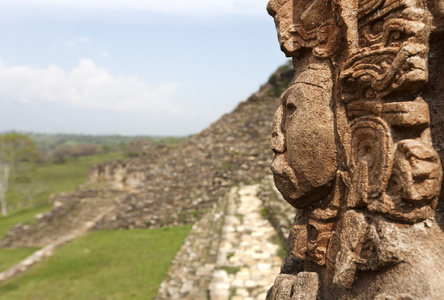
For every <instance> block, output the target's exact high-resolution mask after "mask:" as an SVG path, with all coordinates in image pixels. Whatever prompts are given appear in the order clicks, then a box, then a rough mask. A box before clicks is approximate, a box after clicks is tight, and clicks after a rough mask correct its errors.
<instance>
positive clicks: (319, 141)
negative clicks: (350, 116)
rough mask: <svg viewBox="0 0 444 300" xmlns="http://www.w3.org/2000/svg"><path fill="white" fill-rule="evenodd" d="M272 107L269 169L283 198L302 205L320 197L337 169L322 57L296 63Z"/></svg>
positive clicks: (328, 86) (328, 76)
mask: <svg viewBox="0 0 444 300" xmlns="http://www.w3.org/2000/svg"><path fill="white" fill-rule="evenodd" d="M296 74H297V75H296V77H295V79H294V80H293V82H292V84H291V86H290V87H289V88H288V89H287V91H286V92H285V93H284V94H283V96H282V102H281V106H280V107H279V109H278V111H277V112H276V115H275V119H274V129H273V138H272V142H271V144H272V148H273V150H274V151H275V153H276V155H275V158H274V160H273V162H272V165H271V169H272V171H273V174H274V178H275V182H276V186H277V187H278V189H279V190H280V191H281V193H282V194H283V195H284V197H285V199H286V200H287V201H288V202H289V203H290V204H291V205H293V206H295V207H297V208H304V207H307V206H309V205H310V204H311V203H313V202H315V201H319V200H321V199H322V198H324V197H325V196H326V195H327V194H328V192H329V191H330V188H331V183H332V182H333V180H334V178H335V174H336V170H337V163H336V144H335V131H334V113H333V110H332V85H333V84H332V79H331V72H330V67H329V64H328V63H327V61H323V60H320V59H317V58H315V57H313V56H310V57H309V58H305V59H303V60H302V61H301V62H300V65H299V66H298V68H297V70H296Z"/></svg>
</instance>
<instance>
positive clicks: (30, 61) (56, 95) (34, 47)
mask: <svg viewBox="0 0 444 300" xmlns="http://www.w3.org/2000/svg"><path fill="white" fill-rule="evenodd" d="M266 4H267V0H262V1H261V0H187V1H184V0H162V1H160V0H157V1H155V0H125V1H123V0H63V1H61V0H1V1H0V12H1V13H0V45H1V46H0V132H5V131H12V130H14V131H19V132H38V133H75V134H121V135H174V136H184V135H190V134H195V133H198V132H200V131H201V130H203V129H204V128H206V127H207V126H209V125H210V124H211V123H212V122H215V121H216V120H217V119H218V118H220V117H221V116H222V115H223V114H224V113H228V112H230V111H232V110H233V109H234V108H235V107H236V105H237V104H238V103H239V102H240V101H243V100H246V99H247V98H248V96H249V95H251V94H252V93H253V92H255V91H257V90H258V88H259V87H260V85H261V84H263V83H265V82H266V81H267V79H268V77H269V76H270V74H271V73H272V72H273V71H274V70H275V69H276V68H277V67H278V66H279V65H281V64H283V63H284V62H285V61H286V58H285V56H284V54H283V53H282V52H280V50H279V44H278V41H277V36H276V30H275V27H274V23H273V19H272V18H271V17H270V16H269V15H268V14H267V12H266V9H265V7H266Z"/></svg>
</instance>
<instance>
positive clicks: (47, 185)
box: [6, 151, 123, 212]
mask: <svg viewBox="0 0 444 300" xmlns="http://www.w3.org/2000/svg"><path fill="white" fill-rule="evenodd" d="M122 158H123V153H122V152H121V151H119V152H110V153H106V154H98V155H92V156H83V157H78V158H70V159H68V160H67V162H66V163H63V164H56V163H41V164H36V165H31V164H29V163H21V164H20V165H19V166H18V167H17V170H16V173H15V176H13V178H11V181H10V189H9V191H8V193H7V195H6V199H7V202H8V205H12V206H13V207H14V209H12V210H10V212H12V211H14V210H17V209H18V208H17V207H18V206H17V204H18V203H19V202H21V203H23V204H25V205H28V206H31V205H42V204H44V203H48V199H49V197H50V194H58V193H61V192H68V191H71V190H73V189H75V188H76V187H77V186H78V185H79V184H82V183H85V182H86V180H87V178H88V170H89V169H90V168H91V167H92V166H93V165H95V164H97V163H100V162H103V161H108V160H116V159H122ZM29 182H31V183H32V184H33V185H35V186H38V187H40V188H41V189H44V192H42V193H41V194H39V195H38V196H36V197H35V198H34V200H33V203H29V201H28V200H27V199H26V197H25V196H24V194H23V193H22V192H20V189H21V184H22V185H25V186H26V184H27V183H29Z"/></svg>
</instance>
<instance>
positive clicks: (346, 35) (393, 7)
mask: <svg viewBox="0 0 444 300" xmlns="http://www.w3.org/2000/svg"><path fill="white" fill-rule="evenodd" d="M442 3H443V1H428V2H427V3H426V2H423V1H415V0H414V1H407V0H339V1H321V0H319V1H318V0H304V1H293V0H271V1H270V2H269V5H268V11H269V13H270V14H271V15H272V16H273V17H274V20H275V23H276V28H277V31H278V38H279V42H280V45H281V49H282V50H283V51H284V52H285V54H286V55H287V56H289V57H292V58H293V64H294V68H295V70H296V74H295V77H294V79H293V81H292V83H291V84H290V87H289V88H288V89H287V91H286V92H284V94H283V95H282V99H281V105H280V107H279V108H278V110H277V111H276V114H275V117H274V125H273V134H272V139H271V147H272V149H273V151H274V152H275V158H274V160H273V162H272V166H271V168H272V171H273V173H274V179H275V183H276V186H277V188H278V189H279V190H280V192H281V193H282V194H283V196H284V198H285V200H287V202H289V203H290V204H291V205H293V206H294V207H296V208H298V209H300V211H299V213H298V215H297V217H296V219H295V222H294V223H293V225H292V228H291V230H290V235H289V239H288V249H287V251H288V253H289V256H288V257H287V259H286V260H285V261H284V263H283V266H282V274H286V275H285V276H283V275H282V276H281V277H279V278H278V279H277V280H276V283H275V285H274V286H273V288H272V289H271V290H270V293H269V295H268V299H290V298H291V299H293V298H295V297H296V298H297V299H299V298H298V297H300V294H301V293H302V294H304V295H307V291H302V290H298V288H297V286H298V282H299V280H303V281H304V280H305V279H300V278H299V276H302V275H301V274H306V275H307V276H308V275H310V276H311V277H310V278H312V277H316V278H318V288H314V289H315V290H316V294H315V295H312V296H310V297H311V298H313V297H315V298H316V297H317V298H318V299H350V298H353V299H375V298H377V299H392V298H393V299H398V298H399V299H404V298H406V297H407V298H406V299H408V297H410V298H412V299H425V298H429V299H440V297H442V295H444V285H443V284H442V283H441V284H440V283H438V282H443V281H444V276H443V267H444V265H443V263H442V260H440V259H439V256H440V255H443V254H444V246H443V243H442V241H443V240H444V234H443V232H442V229H441V228H440V227H439V226H438V224H437V223H436V221H435V220H436V219H439V220H440V219H442V213H441V211H440V209H441V206H438V200H439V195H440V190H441V184H442V174H443V172H442V165H441V161H440V155H441V158H442V156H443V153H442V147H441V145H442V133H441V132H442V131H443V122H444V115H443V113H442V111H441V112H439V108H440V107H442V101H443V100H444V99H443V96H442V95H443V92H444V86H443V84H442V82H443V81H442V76H443V74H442V68H441V69H440V68H437V67H436V66H431V68H430V72H429V58H431V59H434V57H435V56H437V55H439V56H440V57H441V58H442V57H443V55H444V54H443V53H442V49H441V50H439V49H438V48H437V47H434V46H433V44H432V47H430V46H429V40H431V41H432V43H433V42H435V43H436V44H439V45H442V40H443V38H444V36H443V32H442V13H440V10H439V8H440V7H441V6H442ZM429 7H432V8H435V9H437V10H434V11H433V12H432V13H430V10H429ZM430 48H431V49H432V52H430ZM434 61H435V62H436V64H437V65H441V66H442V62H441V61H442V59H441V60H440V61H439V60H438V59H434ZM440 101H441V102H440ZM430 107H431V109H430ZM430 111H432V118H431V117H430ZM431 129H432V130H431ZM431 132H433V133H436V136H437V139H436V140H435V143H433V142H432V135H431ZM437 208H438V210H437ZM437 212H438V214H437ZM433 261H434V263H433ZM287 275H289V276H287ZM290 275H291V276H290ZM307 278H308V277H307ZM414 278H420V279H417V280H416V281H415V280H414ZM306 280H307V281H306V283H307V284H310V285H311V286H313V282H314V281H310V280H312V279H306ZM290 287H292V288H290ZM289 291H290V295H288V293H289ZM310 292H312V290H310ZM307 297H308V296H307ZM310 297H308V298H307V299H311V298H310ZM313 299H314V298H313Z"/></svg>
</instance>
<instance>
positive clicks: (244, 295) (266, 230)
mask: <svg viewBox="0 0 444 300" xmlns="http://www.w3.org/2000/svg"><path fill="white" fill-rule="evenodd" d="M258 189H259V185H247V186H242V187H239V188H233V189H232V191H231V195H230V198H229V201H228V206H227V211H226V215H225V220H224V226H223V229H222V236H221V243H220V247H219V252H218V255H217V260H216V266H215V271H214V272H213V277H212V279H211V282H210V286H209V296H210V299H211V300H240V299H243V300H251V299H261V300H263V299H265V296H266V293H267V290H268V289H269V288H270V287H271V286H272V285H273V282H274V279H275V277H276V276H277V275H278V274H279V270H280V265H281V261H282V260H281V258H280V257H279V256H278V255H277V253H278V250H279V247H280V246H279V245H278V243H277V241H276V239H277V238H276V231H275V229H274V228H273V227H272V225H271V224H270V222H269V221H268V220H267V219H266V216H263V214H264V213H263V209H264V208H263V204H262V202H261V200H260V199H259V198H257V196H256V195H257V191H258Z"/></svg>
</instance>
